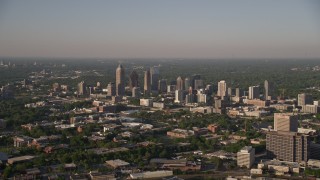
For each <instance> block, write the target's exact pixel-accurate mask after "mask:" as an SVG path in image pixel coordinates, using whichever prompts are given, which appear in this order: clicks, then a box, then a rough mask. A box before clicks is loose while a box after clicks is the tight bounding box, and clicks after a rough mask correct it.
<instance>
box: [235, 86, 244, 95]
mask: <svg viewBox="0 0 320 180" xmlns="http://www.w3.org/2000/svg"><path fill="white" fill-rule="evenodd" d="M242 95H243V92H242V89H240V88H236V97H242Z"/></svg>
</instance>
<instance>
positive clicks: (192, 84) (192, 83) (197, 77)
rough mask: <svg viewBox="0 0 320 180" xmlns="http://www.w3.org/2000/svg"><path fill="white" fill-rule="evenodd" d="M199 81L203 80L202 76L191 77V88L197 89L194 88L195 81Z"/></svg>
mask: <svg viewBox="0 0 320 180" xmlns="http://www.w3.org/2000/svg"><path fill="white" fill-rule="evenodd" d="M198 79H201V75H200V74H194V75H192V76H191V86H192V88H193V89H195V87H194V83H195V80H198Z"/></svg>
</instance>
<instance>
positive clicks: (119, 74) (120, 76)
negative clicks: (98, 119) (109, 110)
mask: <svg viewBox="0 0 320 180" xmlns="http://www.w3.org/2000/svg"><path fill="white" fill-rule="evenodd" d="M124 78H125V72H124V68H123V66H122V65H121V64H119V66H118V68H117V70H116V94H117V96H123V95H124V93H125V91H124V90H125V85H124V83H125V82H124V81H125V80H124Z"/></svg>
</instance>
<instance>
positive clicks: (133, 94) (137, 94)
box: [132, 87, 141, 98]
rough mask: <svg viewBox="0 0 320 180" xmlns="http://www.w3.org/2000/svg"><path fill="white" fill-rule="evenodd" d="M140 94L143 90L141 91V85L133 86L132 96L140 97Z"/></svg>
mask: <svg viewBox="0 0 320 180" xmlns="http://www.w3.org/2000/svg"><path fill="white" fill-rule="evenodd" d="M140 94H141V91H140V88H139V87H133V88H132V97H134V98H140Z"/></svg>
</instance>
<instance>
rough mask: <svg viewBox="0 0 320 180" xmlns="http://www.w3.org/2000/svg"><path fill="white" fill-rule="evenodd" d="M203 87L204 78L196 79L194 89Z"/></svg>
mask: <svg viewBox="0 0 320 180" xmlns="http://www.w3.org/2000/svg"><path fill="white" fill-rule="evenodd" d="M201 88H203V80H202V79H196V80H194V89H196V90H199V89H201Z"/></svg>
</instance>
